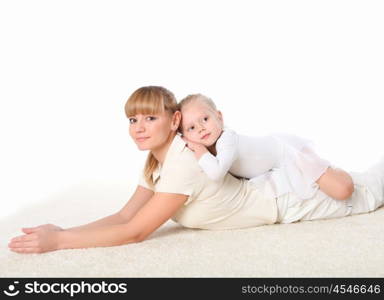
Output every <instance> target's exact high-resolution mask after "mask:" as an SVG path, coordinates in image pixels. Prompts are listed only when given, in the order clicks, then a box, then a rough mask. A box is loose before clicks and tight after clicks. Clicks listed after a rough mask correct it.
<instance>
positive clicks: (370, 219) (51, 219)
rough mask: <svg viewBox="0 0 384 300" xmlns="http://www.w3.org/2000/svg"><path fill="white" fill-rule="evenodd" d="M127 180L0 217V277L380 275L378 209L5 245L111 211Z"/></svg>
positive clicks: (381, 219)
mask: <svg viewBox="0 0 384 300" xmlns="http://www.w3.org/2000/svg"><path fill="white" fill-rule="evenodd" d="M131 185H132V184H131ZM128 186H129V184H127V183H119V182H114V183H100V182H96V181H95V182H89V183H82V184H81V185H78V186H73V187H72V188H69V189H67V190H64V191H61V192H60V193H57V194H54V195H51V196H50V197H49V199H46V200H45V201H42V202H41V203H39V204H38V205H35V206H34V207H30V208H26V209H24V210H21V211H19V213H18V214H16V215H13V216H9V217H7V218H3V219H0V223H1V227H0V233H1V234H0V276H1V277H384V208H381V209H379V210H377V211H375V212H373V213H370V214H365V215H358V216H351V217H346V218H340V219H333V220H322V221H308V222H301V223H295V224H284V225H282V224H275V225H268V226H262V227H256V228H252V229H242V230H230V231H205V230H193V229H186V228H183V227H181V226H179V225H177V224H176V223H174V222H173V221H168V222H167V223H166V224H164V225H163V226H162V227H161V228H160V229H159V230H158V231H156V232H155V233H153V234H152V235H151V236H150V237H149V239H147V240H146V241H144V242H142V243H140V244H128V245H124V246H118V247H104V248H92V249H75V250H60V251H55V252H49V253H44V254H17V253H14V252H11V251H9V250H8V248H7V243H8V241H9V239H10V238H11V237H13V236H16V235H20V234H21V231H20V228H21V227H28V226H36V225H40V224H45V223H54V224H57V225H59V226H62V227H72V226H76V225H80V224H84V223H87V222H90V221H93V220H95V219H96V218H100V217H104V216H106V215H109V214H111V213H113V212H115V211H117V210H118V209H119V208H121V207H122V206H123V205H124V203H125V202H126V201H127V200H128V199H129V195H130V193H131V192H132V191H131V190H129V187H128Z"/></svg>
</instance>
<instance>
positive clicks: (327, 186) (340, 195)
mask: <svg viewBox="0 0 384 300" xmlns="http://www.w3.org/2000/svg"><path fill="white" fill-rule="evenodd" d="M316 183H317V184H318V185H319V187H320V190H322V191H323V192H324V193H326V194H327V195H328V196H330V197H331V198H334V199H337V200H346V199H348V198H349V197H351V195H352V193H353V191H354V185H353V180H352V177H351V175H349V174H348V173H347V172H345V171H344V170H342V169H334V168H331V167H329V168H328V169H327V171H325V173H324V174H323V175H321V176H320V178H319V179H318V180H317V181H316Z"/></svg>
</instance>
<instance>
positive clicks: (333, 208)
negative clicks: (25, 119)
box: [9, 86, 384, 253]
mask: <svg viewBox="0 0 384 300" xmlns="http://www.w3.org/2000/svg"><path fill="white" fill-rule="evenodd" d="M125 112H126V115H127V117H128V118H129V122H130V129H129V132H130V135H131V137H132V138H133V140H134V141H135V143H136V145H137V146H138V148H139V149H140V150H150V153H149V155H148V159H147V162H146V165H145V168H144V172H143V176H142V178H141V180H140V183H139V185H138V186H137V188H136V191H135V192H134V194H133V195H132V197H131V199H130V200H129V201H128V203H127V204H126V205H125V206H124V207H123V208H122V209H121V210H120V211H118V212H116V213H115V214H113V215H110V216H108V217H105V218H103V219H100V220H98V221H95V222H92V223H90V224H86V225H83V226H78V227H73V228H69V229H65V230H64V229H62V228H60V227H58V226H55V225H52V224H46V225H41V226H38V227H33V228H23V229H22V230H23V232H24V233H25V234H24V235H22V236H19V237H16V238H14V239H12V241H11V242H10V244H9V247H10V249H11V250H12V251H14V252H18V253H43V252H48V251H54V250H58V249H66V248H88V247H105V246H117V245H123V244H127V243H135V242H141V241H143V240H145V239H146V238H147V237H148V236H149V235H150V234H151V233H152V232H154V231H155V230H156V229H157V228H158V227H160V226H161V225H162V224H163V223H165V222H166V221H167V220H169V219H170V218H172V219H173V220H174V221H176V222H178V223H179V224H181V225H183V226H186V227H191V228H202V229H212V230H214V229H219V230H220V229H235V228H246V227H253V226H259V225H265V224H273V223H276V222H277V223H289V222H295V221H299V220H313V219H321V218H334V217H342V216H346V215H350V214H357V213H363V212H368V211H372V210H375V209H376V208H377V207H379V206H381V205H383V193H384V188H383V187H384V163H383V162H382V163H380V164H378V165H376V166H375V167H374V168H372V169H371V170H369V171H367V172H365V173H362V174H351V176H352V178H353V180H354V192H353V194H352V196H351V197H350V198H349V199H348V200H347V201H339V200H334V199H332V198H330V197H328V196H326V195H325V194H324V193H322V192H321V191H319V192H318V193H317V194H316V195H315V196H314V197H313V198H312V199H309V200H305V201H299V202H298V201H297V199H296V196H295V195H294V194H292V193H288V194H285V195H283V196H280V197H278V198H275V197H274V190H273V189H274V187H273V186H272V185H271V182H270V181H269V180H268V177H267V176H266V177H265V180H261V181H260V182H258V183H255V184H250V183H249V182H248V181H247V180H244V179H238V178H235V177H233V176H232V175H230V174H229V173H228V174H227V175H225V176H224V178H223V179H222V180H220V181H212V180H209V178H208V177H207V176H206V175H205V173H204V172H203V171H202V170H201V169H200V168H199V166H198V163H197V161H196V159H195V158H194V155H193V152H192V151H191V150H190V149H188V147H187V146H186V144H185V142H184V141H183V140H182V138H181V137H180V136H179V135H178V134H177V129H178V127H179V124H180V119H181V115H180V112H179V111H178V110H177V103H176V100H175V97H174V96H173V94H172V93H171V92H169V91H168V90H166V89H165V88H162V87H155V86H150V87H143V88H140V89H138V90H136V91H135V92H134V93H133V94H132V95H131V96H130V98H129V99H128V101H127V103H126V105H125ZM282 180H284V178H282Z"/></svg>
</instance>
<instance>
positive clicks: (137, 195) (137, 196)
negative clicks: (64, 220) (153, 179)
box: [65, 185, 154, 231]
mask: <svg viewBox="0 0 384 300" xmlns="http://www.w3.org/2000/svg"><path fill="white" fill-rule="evenodd" d="M153 194H154V193H153V191H152V190H150V189H147V188H145V187H143V186H141V185H138V186H137V188H136V190H135V192H134V193H133V195H132V196H131V198H130V199H129V201H128V202H127V204H125V205H124V207H123V208H122V209H121V210H119V211H118V212H116V213H114V214H112V215H110V216H107V217H104V218H102V219H100V220H97V221H94V222H92V223H89V224H85V225H81V226H77V227H71V228H67V229H65V230H67V231H82V230H84V229H89V228H97V227H100V226H105V225H114V224H124V223H127V222H129V220H131V219H132V217H133V216H134V215H135V214H136V213H137V212H138V211H139V210H140V208H141V207H143V206H144V205H145V204H146V203H147V202H148V200H149V199H151V197H152V196H153Z"/></svg>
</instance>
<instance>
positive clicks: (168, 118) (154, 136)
mask: <svg viewBox="0 0 384 300" xmlns="http://www.w3.org/2000/svg"><path fill="white" fill-rule="evenodd" d="M177 113H178V114H180V112H176V113H175V114H174V115H173V116H172V115H171V114H170V113H169V112H168V111H164V112H163V113H161V114H155V115H142V114H138V115H135V116H131V117H129V124H130V125H129V135H130V136H131V137H132V139H133V141H134V142H135V143H136V145H137V147H138V148H139V150H152V151H153V150H158V149H159V148H161V147H162V146H164V145H165V144H166V142H167V141H168V139H169V136H170V134H171V133H172V131H174V132H175V131H176V130H177V127H178V125H179V124H178V120H179V119H180V116H179V118H177V117H176V118H175V116H176V114H177Z"/></svg>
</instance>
